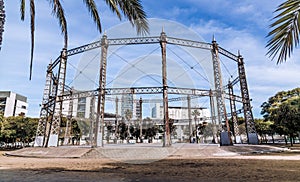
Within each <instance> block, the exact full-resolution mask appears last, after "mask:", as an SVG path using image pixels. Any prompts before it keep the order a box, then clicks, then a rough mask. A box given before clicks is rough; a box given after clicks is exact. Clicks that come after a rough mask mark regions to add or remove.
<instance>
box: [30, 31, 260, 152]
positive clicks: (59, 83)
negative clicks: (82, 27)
mask: <svg viewBox="0 0 300 182" xmlns="http://www.w3.org/2000/svg"><path fill="white" fill-rule="evenodd" d="M135 44H160V47H161V54H162V86H161V87H138V88H105V85H106V65H107V50H108V48H109V46H114V45H135ZM168 44H173V45H179V46H187V47H193V48H199V49H205V50H209V51H211V54H212V62H213V73H214V85H215V88H213V89H211V90H204V89H195V88H177V87H169V86H168V85H167V72H166V70H167V69H166V67H167V64H166V61H167V59H166V46H167V45H168ZM96 48H101V60H100V61H101V62H100V68H99V72H100V77H99V88H97V89H96V90H91V91H85V92H73V91H72V92H71V93H72V94H67V93H66V92H65V90H64V88H65V87H66V85H65V77H66V63H67V57H69V56H73V55H76V54H80V53H83V52H86V51H89V50H93V49H96ZM219 54H221V55H223V56H226V57H227V58H229V59H230V60H233V61H235V62H236V63H237V66H238V73H239V77H238V78H236V79H235V80H234V81H233V82H231V83H230V84H228V85H226V86H223V84H222V73H221V68H220V59H219ZM57 65H59V67H58V73H57V76H54V74H53V69H54V68H55V67H57ZM238 82H239V83H240V87H241V96H238V95H234V94H233V91H232V86H233V85H234V84H236V83H238ZM226 87H227V88H229V89H231V90H229V93H226V92H225V88H226ZM120 94H163V108H164V125H165V133H164V140H163V141H164V143H163V146H170V145H171V141H170V131H169V128H168V127H169V114H168V102H169V101H170V100H172V99H173V100H174V98H172V99H168V94H180V95H187V96H208V97H210V102H211V110H212V111H211V113H212V117H211V120H212V122H214V123H216V121H218V123H219V124H221V125H220V126H221V127H220V130H221V131H223V132H228V135H229V134H230V127H229V122H228V119H227V116H228V114H227V113H226V106H225V99H229V100H230V109H231V116H232V117H234V118H233V122H234V128H235V129H234V133H235V134H238V133H239V132H238V131H237V127H236V126H237V119H236V114H237V112H236V109H235V102H240V103H242V104H243V108H242V110H243V112H244V118H245V126H246V131H247V141H248V143H251V144H258V138H257V133H256V130H255V126H254V122H253V114H252V108H251V104H250V97H249V91H248V85H247V80H246V73H245V67H244V61H243V58H242V56H241V55H240V54H239V55H235V54H233V53H231V52H229V51H227V50H225V49H223V48H222V47H219V46H218V44H217V42H216V41H215V40H213V41H212V43H204V42H198V41H193V40H185V39H179V38H173V37H167V35H166V34H165V32H162V33H161V35H160V36H157V37H136V38H118V39H108V38H107V36H106V35H103V36H102V38H101V40H99V41H96V42H93V43H90V44H86V45H83V46H80V47H77V48H74V49H70V50H65V49H63V50H62V52H61V55H60V56H59V57H58V58H57V59H56V60H55V61H54V62H53V63H50V64H49V66H48V69H47V74H46V84H45V88H44V93H43V101H42V105H41V112H40V119H39V123H38V127H37V132H36V138H35V146H39V147H48V146H58V135H59V132H60V130H59V128H60V122H61V117H62V102H63V101H64V100H69V99H76V98H79V97H93V98H95V97H97V98H98V102H97V112H96V120H94V121H93V122H92V123H91V124H92V126H94V127H93V130H92V131H91V134H92V135H91V137H92V140H91V142H92V143H91V145H92V147H102V146H103V142H102V139H103V131H104V130H103V127H104V107H105V96H106V95H120ZM213 98H215V99H213ZM175 100H176V98H175ZM179 100H180V99H179ZM214 102H216V103H214ZM214 106H216V108H217V109H216V110H217V113H215V111H214V109H212V108H214ZM215 114H217V117H215ZM91 118H93V117H92V116H91ZM229 138H231V137H230V136H229Z"/></svg>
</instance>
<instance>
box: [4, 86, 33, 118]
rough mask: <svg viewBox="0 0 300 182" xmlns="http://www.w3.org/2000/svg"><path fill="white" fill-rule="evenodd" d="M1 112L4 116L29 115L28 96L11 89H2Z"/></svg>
mask: <svg viewBox="0 0 300 182" xmlns="http://www.w3.org/2000/svg"><path fill="white" fill-rule="evenodd" d="M0 112H2V113H3V115H4V117H9V116H19V115H27V113H28V103H27V97H25V96H23V95H20V94H17V93H14V92H11V91H0Z"/></svg>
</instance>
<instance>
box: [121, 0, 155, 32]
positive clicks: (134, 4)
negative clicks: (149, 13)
mask: <svg viewBox="0 0 300 182" xmlns="http://www.w3.org/2000/svg"><path fill="white" fill-rule="evenodd" d="M115 1H116V4H117V5H118V6H119V7H120V9H121V10H122V12H123V14H124V16H125V17H126V18H127V19H128V20H129V21H130V22H131V24H132V25H133V26H136V30H137V33H138V34H139V35H146V34H148V33H149V26H148V22H147V19H146V13H145V11H144V10H143V7H142V5H141V2H140V0H115Z"/></svg>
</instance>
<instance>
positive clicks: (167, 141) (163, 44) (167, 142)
mask: <svg viewBox="0 0 300 182" xmlns="http://www.w3.org/2000/svg"><path fill="white" fill-rule="evenodd" d="M160 46H161V54H162V83H163V107H164V125H165V131H164V140H163V146H164V147H169V146H171V135H170V127H169V111H168V109H169V108H168V83H167V54H166V48H167V35H166V34H165V32H162V33H161V34H160Z"/></svg>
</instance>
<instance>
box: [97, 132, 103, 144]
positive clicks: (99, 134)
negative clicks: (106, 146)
mask: <svg viewBox="0 0 300 182" xmlns="http://www.w3.org/2000/svg"><path fill="white" fill-rule="evenodd" d="M97 147H103V141H102V133H101V132H99V133H98V135H97Z"/></svg>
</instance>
